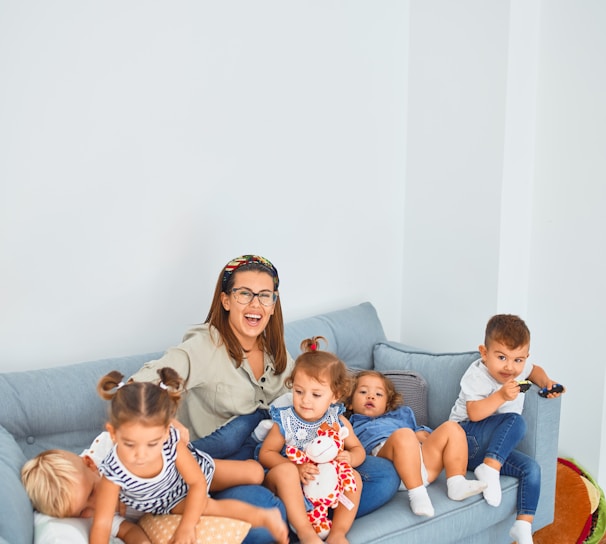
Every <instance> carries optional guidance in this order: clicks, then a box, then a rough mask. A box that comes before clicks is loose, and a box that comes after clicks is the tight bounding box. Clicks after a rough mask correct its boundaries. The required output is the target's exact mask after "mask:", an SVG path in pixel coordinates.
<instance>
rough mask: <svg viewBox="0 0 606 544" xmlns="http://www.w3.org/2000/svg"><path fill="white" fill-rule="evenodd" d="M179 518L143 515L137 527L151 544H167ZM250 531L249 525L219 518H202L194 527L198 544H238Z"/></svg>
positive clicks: (171, 515) (177, 516)
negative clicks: (143, 532)
mask: <svg viewBox="0 0 606 544" xmlns="http://www.w3.org/2000/svg"><path fill="white" fill-rule="evenodd" d="M180 521H181V516H180V515H177V514H166V515H161V516H153V515H151V514H145V515H144V516H143V517H142V518H141V519H140V520H139V526H140V527H141V528H142V529H143V530H144V531H145V534H146V535H147V537H148V538H149V539H150V540H151V542H152V544H168V541H169V540H170V539H171V537H172V536H173V534H174V532H175V530H176V529H177V526H178V525H179V522H180ZM249 529H250V523H247V522H245V521H239V520H237V519H231V518H222V517H219V516H202V517H201V518H200V521H199V522H198V524H197V525H196V542H198V543H200V544H240V543H241V542H242V541H243V540H244V538H245V537H246V535H247V534H248V530H249Z"/></svg>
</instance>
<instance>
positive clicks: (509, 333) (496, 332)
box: [484, 314, 530, 349]
mask: <svg viewBox="0 0 606 544" xmlns="http://www.w3.org/2000/svg"><path fill="white" fill-rule="evenodd" d="M490 342H498V343H499V344H503V345H504V346H507V347H508V348H509V349H516V348H519V347H521V346H525V345H527V344H530V330H529V329H528V327H527V326H526V323H524V321H523V320H522V319H521V318H520V317H518V316H517V315H512V314H497V315H494V316H492V317H491V318H490V319H489V320H488V323H487V324H486V334H485V336H484V345H485V346H486V347H488V345H489V344H490Z"/></svg>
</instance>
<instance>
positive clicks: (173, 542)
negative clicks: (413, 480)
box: [168, 525, 196, 544]
mask: <svg viewBox="0 0 606 544" xmlns="http://www.w3.org/2000/svg"><path fill="white" fill-rule="evenodd" d="M168 544H196V530H195V529H183V528H182V527H181V525H179V527H177V530H176V531H175V534H174V535H173V537H172V538H171V539H170V540H169V541H168Z"/></svg>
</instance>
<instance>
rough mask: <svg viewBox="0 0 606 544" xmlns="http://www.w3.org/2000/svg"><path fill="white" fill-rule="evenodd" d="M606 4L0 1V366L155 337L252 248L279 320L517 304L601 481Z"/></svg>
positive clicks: (437, 318)
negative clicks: (272, 290)
mask: <svg viewBox="0 0 606 544" xmlns="http://www.w3.org/2000/svg"><path fill="white" fill-rule="evenodd" d="M605 10H606V7H605V5H604V4H603V3H602V2H600V1H599V0H581V1H579V0H558V2H540V0H532V1H529V2H527V1H525V0H511V1H509V2H502V1H500V0H493V1H486V0H461V1H459V2H456V3H455V2H451V1H450V0H430V1H428V0H423V1H414V0H413V1H412V2H403V1H399V0H394V1H391V2H388V1H384V2H365V1H348V2H337V1H329V2H306V3H303V4H291V3H288V4H285V3H282V2H278V1H257V2H254V3H252V2H245V1H244V0H240V1H233V2H230V3H229V4H223V3H216V2H194V1H191V2H176V3H174V2H173V3H170V4H169V3H160V2H148V1H145V2H143V1H142V0H141V1H135V0H133V1H131V2H128V3H126V4H125V3H122V2H111V1H110V2H104V3H98V4H97V5H91V4H83V3H81V2H78V1H77V0H69V1H66V0H64V1H57V2H53V3H50V4H49V3H45V2H41V1H38V2H28V3H21V2H15V1H9V0H0V290H1V292H0V297H1V300H0V370H2V371H6V370H18V369H25V368H34V367H41V366H52V365H57V364H62V363H66V362H72V361H80V360H85V359H94V358H97V357H105V356H112V355H122V354H128V353H139V352H142V351H155V350H161V349H163V348H165V347H167V346H169V345H172V344H174V343H175V342H177V341H178V340H179V339H180V336H181V334H182V333H183V331H184V330H185V328H186V327H187V326H188V325H189V324H190V323H193V322H197V321H201V320H202V319H203V318H204V317H205V313H206V310H207V306H208V302H209V299H210V295H211V291H212V287H213V285H214V282H215V279H216V274H217V273H218V271H219V269H220V268H221V267H222V266H223V264H224V263H225V262H226V261H227V260H229V259H230V258H232V257H234V256H236V255H238V254H241V253H244V252H258V253H261V254H264V255H266V256H268V257H269V258H270V259H272V260H273V261H274V262H275V264H276V266H277V267H278V268H279V270H280V273H281V276H282V279H283V285H282V289H281V293H282V297H283V302H284V308H285V311H286V316H287V320H291V319H295V318H298V317H302V316H306V315H311V314H313V313H316V312H319V311H324V310H330V309H336V308H341V307H343V306H346V305H349V304H353V303H357V302H360V301H363V300H371V301H372V302H373V303H374V304H375V306H376V307H377V309H378V311H379V314H380V316H381V319H382V321H383V323H384V325H385V328H386V332H387V334H388V336H389V337H390V338H394V339H401V340H403V341H406V342H408V343H413V344H416V345H420V346H425V347H427V348H432V349H436V350H459V349H465V350H467V349H474V348H475V347H476V346H477V345H478V344H479V343H480V342H481V340H482V331H483V327H484V325H485V321H486V319H487V318H488V317H489V316H490V315H491V314H492V313H495V312H497V311H515V312H516V313H520V314H521V315H522V316H523V317H524V318H525V319H526V320H527V322H528V324H529V326H530V327H531V330H532V333H533V342H532V354H533V360H534V361H535V362H537V363H538V364H542V365H544V366H545V367H547V368H548V369H549V372H550V374H551V375H552V376H553V377H554V378H556V379H558V380H560V381H562V382H563V383H565V384H566V385H567V386H568V392H567V394H566V395H565V397H564V398H563V411H562V425H561V433H560V447H561V450H562V454H563V455H565V456H573V457H575V458H576V459H577V460H578V461H579V462H580V463H581V464H583V465H584V466H585V468H587V469H588V470H589V471H590V472H591V473H592V474H593V475H594V476H596V477H597V478H598V481H599V482H600V484H601V485H602V486H603V487H606V486H605V484H606V446H605V444H606V438H605V437H604V436H603V433H602V432H601V429H602V428H603V426H604V423H603V422H604V417H605V415H606V407H605V406H604V403H603V391H604V388H605V386H606V380H605V376H604V370H603V366H604V365H603V364H602V363H601V361H600V339H601V334H600V333H601V332H602V330H601V329H602V328H603V323H604V320H603V318H602V312H601V309H602V307H603V306H604V302H606V301H605V298H606V297H604V283H603V278H604V277H606V275H605V274H604V272H605V270H604V266H605V259H604V253H603V249H602V248H603V243H604V234H606V225H605V221H606V219H605V218H604V214H603V213H601V212H602V210H603V209H604V204H605V194H604V191H605V189H604V182H603V180H604V179H605V173H606V167H605V164H604V161H605V160H606V159H605V157H604V153H603V150H604V149H605V148H606V146H605V143H606V142H605V138H604V130H605V129H604V127H605V126H606V123H605V122H604V121H605V117H606V115H605V114H606V112H605V107H606V106H605V104H604V101H603V96H604V84H605V83H606V82H605V75H604V63H603V59H604V57H605V54H606V43H605V41H604V40H605V38H604V37H603V32H601V29H603V28H604V27H605V23H606V13H605ZM409 40H410V41H409ZM263 202H267V204H265V205H263Z"/></svg>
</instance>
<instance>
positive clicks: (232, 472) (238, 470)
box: [210, 459, 265, 492]
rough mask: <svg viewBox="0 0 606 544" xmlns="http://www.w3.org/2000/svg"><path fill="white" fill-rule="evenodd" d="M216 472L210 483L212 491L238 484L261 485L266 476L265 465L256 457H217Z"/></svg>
mask: <svg viewBox="0 0 606 544" xmlns="http://www.w3.org/2000/svg"><path fill="white" fill-rule="evenodd" d="M214 461H215V473H214V475H213V479H212V483H211V485H210V490H211V492H217V491H223V490H224V489H229V488H230V487H234V486H236V485H260V484H262V483H263V479H264V478H265V472H264V470H263V466H262V465H261V463H259V462H258V461H255V460H254V459H247V460H246V461H233V460H227V459H215V460H214Z"/></svg>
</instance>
